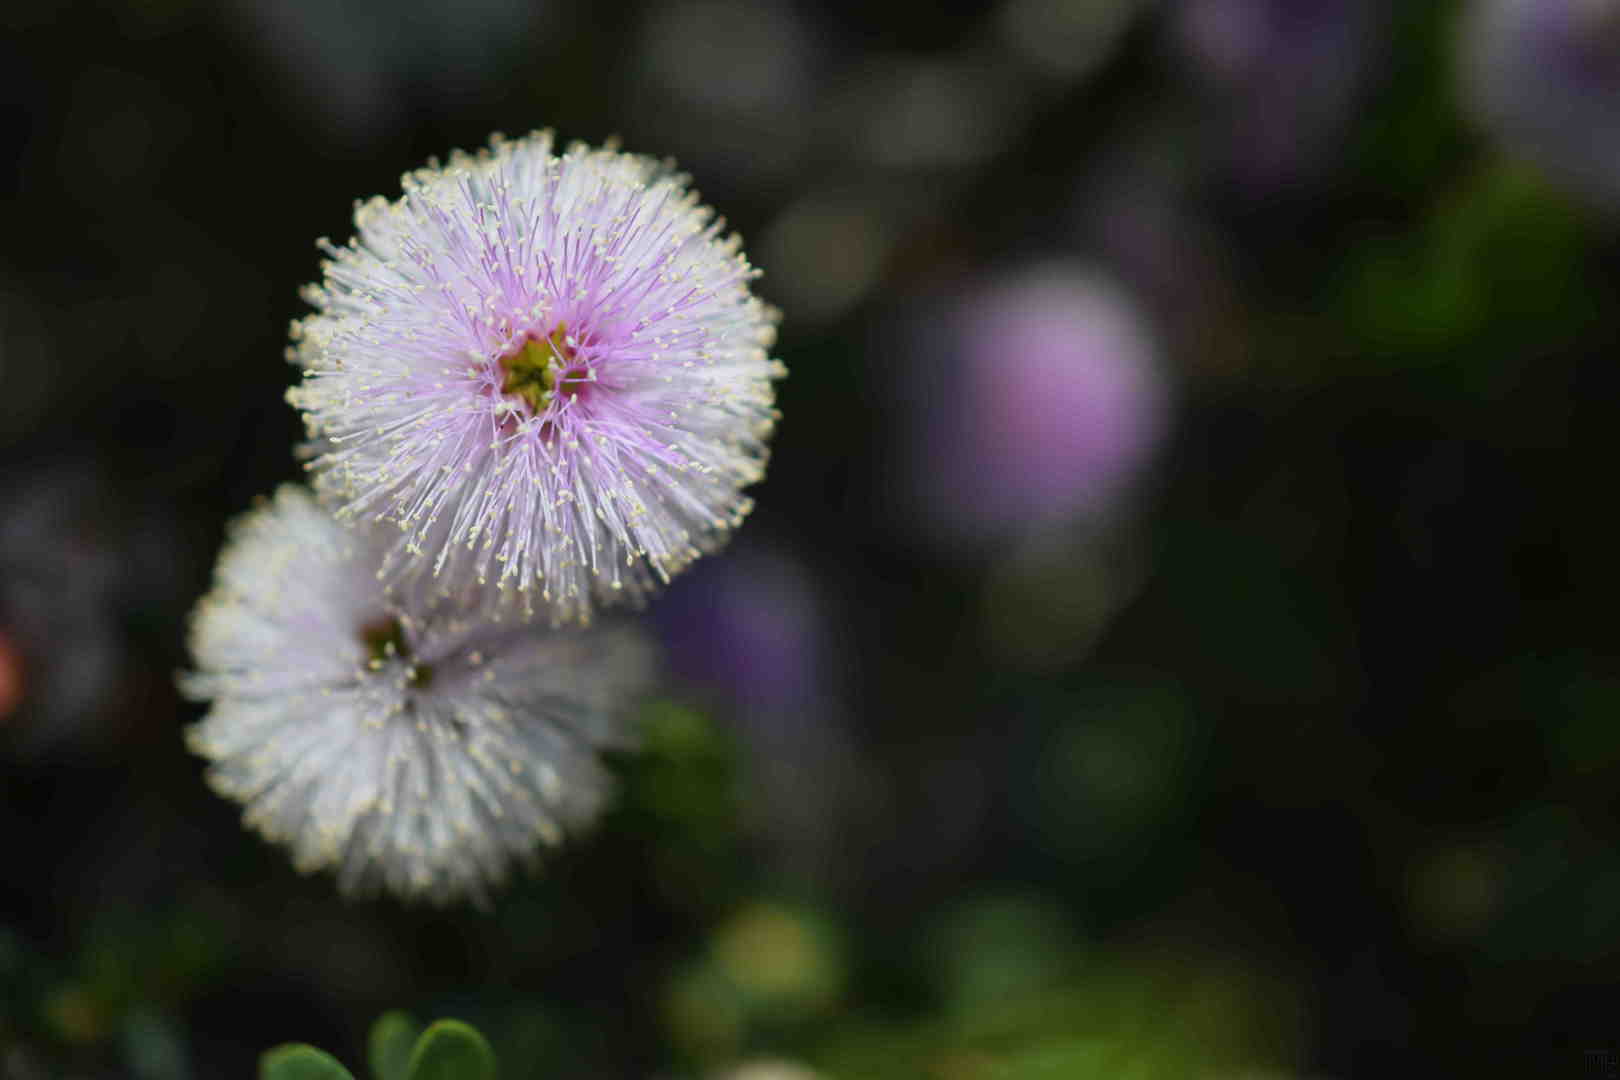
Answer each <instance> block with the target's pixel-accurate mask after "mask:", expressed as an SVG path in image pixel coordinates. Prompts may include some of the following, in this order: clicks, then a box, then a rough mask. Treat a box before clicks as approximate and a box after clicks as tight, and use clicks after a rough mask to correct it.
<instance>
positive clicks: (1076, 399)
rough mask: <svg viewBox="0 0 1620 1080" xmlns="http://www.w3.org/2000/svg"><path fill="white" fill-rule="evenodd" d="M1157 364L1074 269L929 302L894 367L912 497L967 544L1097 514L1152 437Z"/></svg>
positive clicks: (1128, 319)
mask: <svg viewBox="0 0 1620 1080" xmlns="http://www.w3.org/2000/svg"><path fill="white" fill-rule="evenodd" d="M1159 363H1160V362H1159V355H1158V347H1157V343H1156V341H1155V335H1154V333H1153V331H1152V330H1151V328H1150V327H1149V326H1148V325H1147V323H1146V322H1145V320H1144V318H1143V316H1142V314H1141V313H1140V311H1139V310H1138V308H1137V307H1136V305H1135V304H1134V302H1133V301H1132V300H1131V299H1130V298H1129V297H1128V296H1127V295H1126V294H1125V293H1124V291H1123V290H1122V289H1120V288H1119V287H1118V286H1117V285H1115V284H1114V283H1113V282H1112V281H1110V280H1109V279H1107V278H1104V277H1102V276H1100V275H1099V274H1098V273H1097V272H1095V271H1093V270H1091V269H1089V268H1087V267H1086V266H1084V265H1082V264H1073V263H1064V262H1056V263H1048V264H1044V265H1038V266H1034V267H1031V268H1026V269H1024V270H1023V271H1021V272H1018V273H1016V274H1012V275H1009V276H1006V277H1003V278H1000V279H997V280H993V281H990V282H989V283H987V284H983V285H980V286H979V287H977V288H976V289H974V290H973V291H971V292H970V293H969V294H968V295H966V296H965V297H962V298H961V299H960V301H959V302H958V303H955V304H952V305H949V306H948V307H946V306H944V305H942V310H941V312H940V314H939V315H938V316H937V317H936V318H935V319H934V320H932V321H931V324H930V326H929V327H928V329H927V330H926V331H925V332H924V333H923V335H922V340H920V341H919V342H917V347H916V350H915V354H914V355H913V356H912V358H911V361H910V364H909V367H908V369H907V375H908V382H907V388H908V390H907V393H908V396H909V402H908V408H909V411H910V416H911V444H910V447H909V453H908V455H907V458H908V465H907V475H908V476H909V483H910V487H911V489H912V499H913V501H915V502H920V503H921V508H922V510H923V512H924V514H925V515H926V517H927V519H928V521H929V522H930V523H931V524H934V525H938V526H940V527H942V528H943V529H944V530H945V531H946V532H947V533H948V534H950V535H951V536H953V537H955V538H956V539H960V540H968V541H970V542H972V541H980V542H994V541H997V540H1001V539H1005V538H1008V537H1013V536H1018V535H1023V534H1026V533H1029V532H1032V531H1038V530H1039V529H1041V528H1042V527H1043V526H1047V525H1056V524H1061V523H1064V522H1068V521H1071V520H1073V519H1075V518H1077V517H1093V516H1097V515H1101V514H1105V513H1106V512H1107V511H1108V510H1110V509H1111V508H1113V507H1114V506H1115V505H1116V504H1117V502H1118V500H1119V499H1120V497H1121V496H1122V495H1123V494H1124V493H1125V492H1126V490H1127V489H1128V488H1129V487H1130V485H1131V482H1132V481H1133V480H1134V479H1136V478H1137V476H1138V475H1139V474H1140V473H1141V471H1142V469H1143V467H1144V466H1145V465H1146V464H1147V462H1148V459H1149V457H1150V455H1151V454H1152V452H1153V450H1154V448H1155V447H1156V446H1157V445H1158V443H1159V442H1160V440H1161V439H1162V437H1163V435H1164V430H1165V425H1166V420H1167V417H1166V410H1167V404H1168V402H1167V388H1166V385H1165V381H1164V377H1163V373H1162V371H1161V369H1160V366H1159Z"/></svg>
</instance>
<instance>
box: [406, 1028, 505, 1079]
mask: <svg viewBox="0 0 1620 1080" xmlns="http://www.w3.org/2000/svg"><path fill="white" fill-rule="evenodd" d="M405 1076H406V1080H495V1051H493V1050H491V1049H490V1048H489V1043H488V1042H486V1041H485V1040H484V1037H483V1036H482V1035H480V1034H478V1032H477V1031H475V1030H474V1029H473V1028H472V1027H470V1026H468V1025H467V1024H463V1023H462V1022H461V1021H460V1020H435V1021H434V1022H433V1024H432V1025H431V1026H430V1027H429V1028H428V1029H427V1030H426V1031H425V1032H423V1033H422V1037H421V1038H420V1039H418V1040H417V1041H416V1048H415V1049H414V1050H412V1051H411V1063H410V1067H409V1068H408V1069H407V1070H406V1071H405Z"/></svg>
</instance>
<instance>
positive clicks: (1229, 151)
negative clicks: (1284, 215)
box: [1173, 0, 1384, 191]
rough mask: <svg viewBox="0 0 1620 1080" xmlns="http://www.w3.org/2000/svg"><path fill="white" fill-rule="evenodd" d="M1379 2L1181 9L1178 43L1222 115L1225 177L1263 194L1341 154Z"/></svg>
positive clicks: (1247, 3) (1266, 0) (1290, 1)
mask: <svg viewBox="0 0 1620 1080" xmlns="http://www.w3.org/2000/svg"><path fill="white" fill-rule="evenodd" d="M1382 11H1383V3H1382V0H1178V3H1177V7H1176V10H1175V12H1174V15H1173V19H1174V22H1173V27H1174V31H1175V36H1176V40H1177V44H1178V46H1179V47H1180V49H1181V51H1182V53H1183V54H1184V55H1185V56H1186V57H1187V59H1188V60H1190V61H1191V63H1192V64H1193V66H1194V68H1195V69H1196V70H1197V73H1198V74H1199V75H1200V76H1201V77H1202V80H1203V81H1204V83H1205V84H1206V85H1207V86H1208V87H1209V88H1210V89H1212V90H1213V91H1214V94H1215V97H1216V101H1217V105H1218V108H1219V109H1220V111H1221V112H1222V114H1223V115H1222V117H1221V120H1220V122H1219V123H1217V124H1216V125H1215V128H1216V131H1217V132H1218V133H1219V137H1220V138H1222V139H1223V140H1225V141H1226V144H1227V145H1226V147H1225V148H1224V150H1222V151H1221V156H1222V157H1223V158H1224V159H1225V162H1226V166H1225V167H1226V168H1228V169H1229V170H1230V171H1231V173H1232V174H1233V175H1234V176H1235V177H1236V179H1237V180H1239V181H1240V182H1242V183H1244V184H1246V185H1250V186H1252V187H1254V188H1255V189H1257V190H1259V191H1270V190H1273V189H1275V188H1279V187H1286V186H1288V185H1290V184H1293V183H1297V182H1299V181H1301V180H1304V179H1306V178H1308V177H1309V176H1310V175H1311V174H1312V173H1313V172H1315V171H1316V170H1317V169H1319V168H1320V167H1322V166H1323V165H1324V164H1326V163H1327V162H1326V160H1325V159H1327V158H1328V157H1329V156H1331V154H1332V153H1333V152H1335V151H1336V149H1337V148H1338V147H1339V146H1341V145H1342V142H1343V134H1344V130H1345V128H1346V126H1347V123H1348V121H1349V120H1350V118H1351V112H1352V108H1353V106H1354V104H1355V101H1356V98H1357V96H1358V95H1359V93H1360V91H1361V90H1362V88H1363V85H1364V83H1365V81H1366V77H1367V74H1368V69H1369V68H1370V66H1371V61H1372V58H1373V46H1374V44H1375V41H1376V36H1377V33H1376V32H1377V30H1378V29H1379V27H1380V25H1381V24H1382V20H1383V17H1384V16H1383V14H1382Z"/></svg>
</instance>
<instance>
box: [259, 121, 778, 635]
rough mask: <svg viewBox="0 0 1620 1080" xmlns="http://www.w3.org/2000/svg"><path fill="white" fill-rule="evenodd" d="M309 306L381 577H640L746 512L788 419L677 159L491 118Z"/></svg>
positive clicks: (688, 553) (340, 478) (332, 476)
mask: <svg viewBox="0 0 1620 1080" xmlns="http://www.w3.org/2000/svg"><path fill="white" fill-rule="evenodd" d="M404 189H405V194H404V196H403V197H402V198H401V199H399V200H398V201H396V202H392V203H390V202H386V201H384V200H382V199H380V198H379V199H373V200H372V201H371V202H369V203H365V204H363V205H362V206H360V207H359V208H358V209H357V211H356V213H355V225H356V235H355V237H354V239H353V240H352V241H351V242H350V243H349V244H348V245H347V246H345V247H336V246H333V245H331V244H323V246H324V249H325V250H326V252H327V253H328V254H329V255H330V256H331V259H330V261H329V262H327V263H326V267H325V271H326V272H325V280H324V282H323V283H322V284H321V285H318V286H313V287H311V288H310V289H309V290H308V291H307V294H306V295H307V298H308V299H309V301H310V302H311V303H312V304H313V305H314V306H315V307H316V308H317V309H318V313H317V314H316V315H313V316H311V317H309V318H308V319H305V320H304V321H302V322H301V323H297V324H295V325H294V328H293V336H294V340H295V341H296V342H297V344H296V346H295V347H294V348H293V349H292V350H291V351H290V354H289V355H290V358H291V359H292V360H293V361H294V362H295V363H297V364H299V365H300V366H302V367H303V368H304V370H305V378H304V381H303V383H302V384H301V385H300V386H298V387H295V388H294V389H293V390H292V391H291V392H290V393H289V400H290V401H291V402H292V403H293V404H294V405H295V406H297V407H298V408H300V409H301V410H303V412H304V416H305V420H306V423H307V424H308V426H309V429H310V434H311V436H312V437H313V438H314V439H315V440H316V442H315V444H314V445H315V447H316V455H317V456H316V457H315V460H314V461H313V462H312V463H311V465H312V468H313V469H314V470H315V472H316V482H317V485H318V486H319V487H320V488H321V490H322V491H323V492H324V493H326V494H328V495H331V496H333V497H334V498H335V501H336V502H337V504H338V506H339V514H340V516H342V517H344V518H345V519H351V520H352V519H360V518H379V519H388V520H392V521H394V522H396V523H397V524H399V525H400V526H402V527H403V529H404V530H405V532H404V535H403V536H402V537H400V538H399V541H398V543H397V544H396V545H394V547H393V548H392V549H391V550H390V552H389V553H388V556H387V558H386V559H385V560H384V565H383V567H382V574H383V577H384V578H385V580H386V582H387V583H388V584H389V585H390V586H397V585H400V584H402V583H408V582H410V581H411V580H413V579H414V578H416V577H419V576H422V575H424V574H431V575H434V576H437V577H438V578H439V579H440V584H441V587H443V588H446V589H450V588H455V587H458V586H459V585H461V584H464V583H467V582H471V581H474V580H477V581H484V580H492V581H494V582H496V583H497V584H501V585H506V584H515V585H516V587H517V588H518V589H519V590H520V591H521V592H522V593H523V595H524V597H525V604H524V606H525V609H530V608H532V606H533V604H532V599H531V597H532V594H533V593H534V592H538V593H539V594H540V596H541V598H542V601H543V603H542V605H541V606H543V607H544V608H545V609H546V610H547V611H548V612H549V614H550V616H551V618H552V620H553V621H554V622H560V621H564V620H570V619H582V620H584V619H588V618H589V617H590V614H591V610H592V608H593V606H594V605H595V604H596V603H598V602H602V601H604V600H609V601H610V600H612V599H614V598H616V597H619V596H624V595H628V596H629V597H630V598H631V599H636V598H639V597H640V596H641V595H642V594H644V593H645V592H646V591H648V590H649V589H650V588H651V587H652V586H653V584H654V580H655V578H656V579H662V580H668V578H669V576H670V575H672V574H674V573H676V572H677V571H679V570H680V569H681V568H682V567H683V566H685V565H686V564H687V563H689V562H690V561H691V560H692V559H694V558H696V557H697V556H698V555H699V554H701V553H702V552H704V551H706V550H710V549H712V548H714V547H716V546H718V545H719V544H720V543H722V542H723V541H724V539H725V537H726V535H727V534H728V532H729V531H730V530H731V529H732V528H734V527H735V526H736V525H738V524H739V523H740V522H741V520H742V518H743V517H744V516H745V515H746V514H747V512H748V510H749V507H750V502H749V499H748V498H747V497H746V496H744V495H743V494H742V493H741V489H742V488H744V487H746V486H747V485H749V484H752V483H754V482H755V481H757V480H759V479H760V477H761V476H762V475H763V471H764V463H765V458H766V440H767V438H768V437H769V435H770V432H771V430H772V427H773V425H774V422H775V419H776V415H777V414H776V411H775V408H774V390H773V386H772V381H771V380H772V379H774V378H777V377H779V376H781V375H782V374H784V371H783V368H782V367H781V365H780V364H779V363H777V362H775V361H773V360H772V359H771V358H770V357H769V355H768V353H767V349H768V348H769V347H770V346H771V344H772V343H773V342H774V340H775V324H776V313H775V311H774V310H773V309H771V308H769V307H767V306H766V305H765V304H763V303H762V302H761V301H760V300H758V299H757V298H756V297H754V296H753V295H752V293H751V291H750V288H749V283H750V281H751V280H752V279H753V278H754V277H755V276H756V271H754V270H753V269H752V268H751V267H750V266H749V264H748V262H747V260H746V259H744V258H743V257H742V255H741V254H740V251H739V242H738V240H737V239H736V238H735V237H729V238H728V237H725V236H723V227H724V226H723V222H721V221H718V220H715V219H714V218H713V216H712V214H711V213H710V211H709V210H708V209H707V208H706V207H704V206H702V205H700V204H699V202H698V199H697V196H696V194H695V193H693V192H691V191H689V190H687V188H686V186H685V178H684V177H682V176H680V175H678V174H675V173H673V172H671V171H670V169H669V167H668V166H667V165H666V164H663V163H659V162H656V161H653V160H652V159H650V158H645V157H639V156H635V155H631V154H624V153H620V152H618V151H616V150H613V149H600V150H592V149H590V148H588V147H585V146H583V145H579V144H575V145H573V146H570V147H569V148H568V149H567V150H566V152H564V153H563V154H561V155H560V156H559V155H557V154H555V153H553V148H552V141H551V137H550V136H549V135H548V134H537V135H531V136H529V137H528V138H525V139H520V140H517V141H515V142H506V141H503V140H501V139H499V138H497V139H496V140H494V142H493V143H492V146H491V148H490V149H489V150H486V151H482V152H480V153H479V154H477V155H476V156H473V155H466V154H460V153H458V154H455V155H453V156H452V157H451V159H450V163H449V165H448V166H447V167H444V168H439V167H435V166H431V165H430V166H429V167H428V168H425V169H421V170H419V171H417V172H414V173H412V174H410V175H407V176H406V177H405V179H404Z"/></svg>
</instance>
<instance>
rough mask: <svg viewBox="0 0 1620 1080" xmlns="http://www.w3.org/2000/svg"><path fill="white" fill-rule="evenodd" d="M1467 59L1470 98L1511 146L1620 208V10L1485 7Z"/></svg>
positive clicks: (1477, 8) (1467, 33)
mask: <svg viewBox="0 0 1620 1080" xmlns="http://www.w3.org/2000/svg"><path fill="white" fill-rule="evenodd" d="M1460 52H1461V61H1462V62H1461V64H1460V65H1459V68H1460V71H1461V74H1462V80H1463V91H1464V96H1465V99H1466V100H1467V102H1468V104H1469V105H1470V106H1471V107H1472V108H1473V110H1474V112H1475V114H1476V115H1477V116H1478V117H1479V118H1480V119H1481V120H1482V121H1483V122H1484V123H1485V125H1487V126H1488V127H1489V128H1490V129H1491V131H1492V132H1494V133H1495V134H1496V135H1497V136H1498V137H1499V138H1501V140H1502V141H1503V143H1504V144H1505V145H1507V146H1508V147H1509V148H1510V149H1511V150H1513V151H1514V152H1515V153H1517V154H1518V155H1520V156H1522V157H1524V158H1527V159H1529V160H1531V161H1533V162H1535V163H1536V164H1538V165H1540V166H1541V167H1542V168H1544V169H1545V170H1546V171H1547V172H1549V173H1550V174H1552V175H1553V176H1555V177H1556V178H1558V179H1559V180H1561V181H1563V182H1564V183H1565V184H1566V185H1567V186H1568V187H1569V188H1570V189H1571V190H1574V191H1576V192H1579V193H1581V194H1583V195H1584V196H1586V197H1587V198H1589V199H1591V200H1593V201H1594V202H1597V203H1600V204H1603V205H1606V206H1608V207H1611V208H1612V207H1615V206H1617V205H1620V111H1617V110H1616V109H1615V101H1616V99H1617V98H1620V3H1617V2H1616V0H1476V2H1475V3H1474V4H1473V6H1472V7H1471V8H1470V9H1469V10H1468V14H1467V16H1466V18H1465V20H1464V22H1463V24H1462V39H1461V49H1460Z"/></svg>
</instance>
